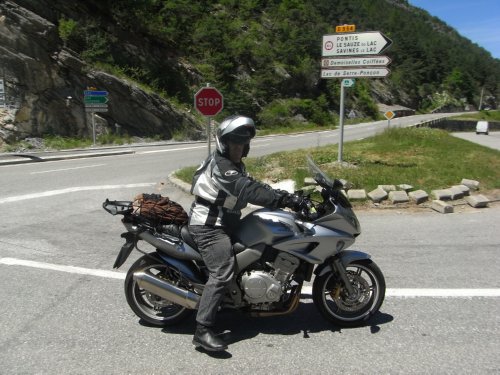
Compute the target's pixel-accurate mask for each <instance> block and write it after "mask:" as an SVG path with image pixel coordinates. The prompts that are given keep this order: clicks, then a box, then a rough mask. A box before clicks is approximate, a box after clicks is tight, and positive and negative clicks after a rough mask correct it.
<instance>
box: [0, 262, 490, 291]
mask: <svg viewBox="0 0 500 375" xmlns="http://www.w3.org/2000/svg"><path fill="white" fill-rule="evenodd" d="M0 264H4V265H7V266H24V267H31V268H39V269H45V270H50V271H59V272H66V273H72V274H78V275H89V276H98V277H104V278H108V279H119V280H124V279H125V273H124V272H116V271H107V270H100V269H93V268H83V267H74V266H64V265H59V264H51V263H43V262H36V261H32V260H23V259H16V258H0ZM302 294H305V295H312V287H311V286H304V287H303V288H302ZM385 296H386V297H399V298H416V297H430V298H472V297H490V298H491V297H494V298H496V297H500V289H430V288H419V289H411V288H388V289H387V290H386V292H385Z"/></svg>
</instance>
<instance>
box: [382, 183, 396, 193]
mask: <svg viewBox="0 0 500 375" xmlns="http://www.w3.org/2000/svg"><path fill="white" fill-rule="evenodd" d="M378 188H379V189H382V190H385V191H387V192H390V191H395V190H396V185H379V186H378Z"/></svg>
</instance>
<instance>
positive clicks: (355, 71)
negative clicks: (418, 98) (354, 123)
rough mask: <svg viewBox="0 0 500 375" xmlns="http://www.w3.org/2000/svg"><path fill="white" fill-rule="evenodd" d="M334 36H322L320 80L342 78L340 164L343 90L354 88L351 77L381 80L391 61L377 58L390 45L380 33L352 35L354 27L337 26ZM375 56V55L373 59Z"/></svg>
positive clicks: (340, 160) (389, 41)
mask: <svg viewBox="0 0 500 375" xmlns="http://www.w3.org/2000/svg"><path fill="white" fill-rule="evenodd" d="M335 30H336V31H337V34H329V35H323V45H322V57H323V58H322V59H321V78H343V79H342V84H341V85H340V111H339V112H340V119H339V127H340V140H339V157H338V161H339V163H342V153H343V143H344V95H345V87H352V86H354V78H383V77H386V76H388V75H389V73H390V71H389V69H387V68H386V66H387V65H389V63H390V62H391V59H390V58H388V57H387V56H378V55H379V54H380V53H382V52H383V51H385V50H386V49H387V48H389V46H390V45H391V44H392V41H391V40H390V39H389V38H387V37H386V36H385V35H383V34H382V33H381V32H380V31H368V32H353V31H355V30H356V26H355V25H343V26H337V27H336V29H335ZM373 55H376V56H373Z"/></svg>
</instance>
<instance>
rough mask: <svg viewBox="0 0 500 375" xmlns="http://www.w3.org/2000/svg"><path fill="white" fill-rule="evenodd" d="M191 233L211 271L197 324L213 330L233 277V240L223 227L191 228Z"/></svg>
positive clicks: (192, 226) (199, 305)
mask: <svg viewBox="0 0 500 375" xmlns="http://www.w3.org/2000/svg"><path fill="white" fill-rule="evenodd" d="M189 231H190V232H191V236H192V237H193V240H194V242H195V243H196V245H197V246H198V249H199V251H200V253H201V256H202V258H203V261H204V262H205V265H206V266H207V268H208V271H209V278H208V281H207V283H206V284H205V289H204V290H203V294H202V295H201V298H200V301H199V303H198V313H197V314H196V322H197V323H199V324H202V325H204V326H207V327H212V326H213V325H214V324H215V318H216V314H217V310H218V308H219V305H220V304H221V302H222V299H223V298H224V294H225V292H226V287H227V286H228V285H229V283H230V282H231V280H232V278H233V275H234V255H233V249H232V245H231V240H230V237H229V235H228V234H227V233H226V231H225V230H224V229H223V228H220V227H212V226H203V225H190V226H189Z"/></svg>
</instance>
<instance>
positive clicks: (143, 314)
mask: <svg viewBox="0 0 500 375" xmlns="http://www.w3.org/2000/svg"><path fill="white" fill-rule="evenodd" d="M142 269H145V270H149V271H150V272H152V273H154V274H157V275H159V274H161V275H162V277H163V278H166V279H167V280H168V279H170V280H171V281H172V282H176V281H177V280H175V278H176V277H175V275H176V273H175V271H173V272H172V270H171V269H169V267H168V266H167V265H166V264H165V263H163V262H162V261H161V260H160V258H159V257H158V255H156V254H155V253H151V254H148V255H145V256H143V257H141V258H139V259H138V260H137V261H136V262H135V263H134V264H133V265H132V266H131V267H130V269H129V270H128V272H127V276H126V277H125V296H126V298H127V303H128V304H129V306H130V308H131V309H132V311H133V312H134V313H135V314H136V315H137V316H138V317H139V318H141V319H142V320H143V321H145V322H147V323H149V324H151V325H154V326H158V327H164V326H170V325H175V324H177V323H179V322H181V321H183V320H184V319H186V318H187V317H189V316H190V315H191V314H192V312H193V310H190V309H187V308H185V307H183V306H180V305H178V304H176V303H173V302H170V301H168V300H166V299H164V298H161V297H159V296H157V295H155V294H153V293H150V292H148V291H146V290H144V289H142V288H140V287H139V284H138V283H137V281H136V280H134V278H133V274H134V272H136V271H138V270H142ZM167 271H168V272H167Z"/></svg>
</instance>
